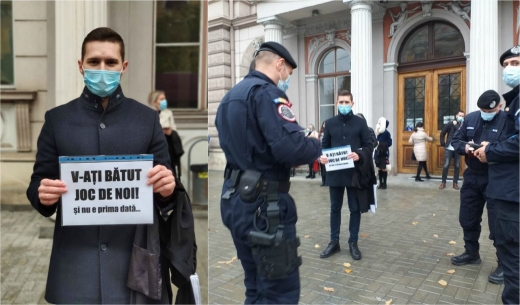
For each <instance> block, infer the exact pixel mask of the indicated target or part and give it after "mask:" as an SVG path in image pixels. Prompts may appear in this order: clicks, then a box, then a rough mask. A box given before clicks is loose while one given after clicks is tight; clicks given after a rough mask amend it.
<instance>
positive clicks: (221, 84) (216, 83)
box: [208, 77, 231, 90]
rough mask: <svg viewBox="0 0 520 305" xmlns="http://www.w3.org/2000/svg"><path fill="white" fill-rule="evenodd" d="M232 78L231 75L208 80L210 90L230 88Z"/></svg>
mask: <svg viewBox="0 0 520 305" xmlns="http://www.w3.org/2000/svg"><path fill="white" fill-rule="evenodd" d="M230 88H231V79H229V77H218V78H213V79H209V80H208V90H215V89H230Z"/></svg>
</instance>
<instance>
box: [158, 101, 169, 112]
mask: <svg viewBox="0 0 520 305" xmlns="http://www.w3.org/2000/svg"><path fill="white" fill-rule="evenodd" d="M166 107H168V101H167V100H161V101H160V102H159V110H161V111H163V110H164V109H166Z"/></svg>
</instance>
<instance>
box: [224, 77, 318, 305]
mask: <svg viewBox="0 0 520 305" xmlns="http://www.w3.org/2000/svg"><path fill="white" fill-rule="evenodd" d="M290 106H291V105H290V103H289V102H288V99H287V96H286V95H285V93H284V92H283V91H282V90H280V89H278V87H277V86H276V85H275V84H274V83H273V81H272V80H271V79H270V78H269V77H267V76H266V75H264V74H263V73H261V72H258V71H252V72H250V73H249V74H248V75H246V77H245V78H244V79H243V80H242V81H241V82H240V83H238V84H237V85H236V86H235V87H233V88H232V89H231V90H230V91H229V92H228V93H227V94H226V95H225V96H224V98H223V100H222V102H221V103H220V106H219V108H218V110H217V115H216V119H215V125H216V127H217V129H218V133H219V139H220V146H221V147H222V150H223V151H224V153H225V156H226V159H227V162H228V166H227V168H228V170H229V169H233V170H240V172H242V171H245V170H255V171H256V172H260V173H262V177H263V178H265V179H268V180H269V181H276V182H279V183H288V181H289V176H290V169H291V167H293V166H297V165H301V164H308V163H310V162H311V161H313V160H316V159H317V158H318V157H319V156H320V153H321V147H320V142H319V141H318V140H317V139H312V138H306V137H305V134H304V133H303V132H302V130H303V128H302V127H300V126H299V125H298V124H297V123H296V118H295V117H294V113H293V112H292V110H291V109H290ZM226 172H229V171H226ZM226 178H227V179H226V180H225V182H224V186H223V188H222V194H224V195H225V194H226V193H228V191H229V190H230V188H232V187H233V183H234V181H233V179H232V178H230V177H229V175H228V176H227V177H226ZM224 195H223V197H224ZM278 200H279V201H278V206H279V209H280V212H279V215H280V219H279V220H280V224H281V225H283V235H284V236H285V237H286V238H287V239H288V240H295V239H296V227H295V225H296V221H297V215H296V206H295V203H294V200H293V199H292V197H291V196H290V195H289V194H288V193H287V190H285V191H282V190H281V191H280V192H279V193H278ZM266 209H267V207H266V202H265V199H262V198H258V199H256V200H255V201H254V202H246V201H245V200H243V199H242V197H241V195H240V194H239V192H238V191H236V192H234V193H233V194H232V195H230V196H229V199H225V198H222V199H221V216H222V220H223V222H224V224H225V225H226V226H227V227H228V229H229V230H230V231H231V236H232V237H233V242H234V244H235V247H236V249H237V255H238V258H239V259H240V261H241V263H242V267H243V268H244V273H245V277H244V283H245V286H246V300H245V303H246V304H253V303H260V304H273V303H275V304H297V303H298V300H299V296H300V279H299V271H298V267H296V268H294V270H292V271H290V272H289V273H288V274H287V276H286V277H285V278H281V279H270V278H269V277H268V276H266V274H264V273H262V272H260V270H258V269H259V267H258V266H259V264H260V262H259V260H260V256H259V255H258V253H257V252H255V248H254V247H253V245H252V244H251V242H250V241H248V234H249V233H250V232H251V231H256V230H257V229H260V230H263V229H265V228H266V226H267V221H266V220H265V218H266V215H267V211H266ZM254 220H255V222H256V223H255V224H254V223H253V221H254ZM255 226H256V228H255Z"/></svg>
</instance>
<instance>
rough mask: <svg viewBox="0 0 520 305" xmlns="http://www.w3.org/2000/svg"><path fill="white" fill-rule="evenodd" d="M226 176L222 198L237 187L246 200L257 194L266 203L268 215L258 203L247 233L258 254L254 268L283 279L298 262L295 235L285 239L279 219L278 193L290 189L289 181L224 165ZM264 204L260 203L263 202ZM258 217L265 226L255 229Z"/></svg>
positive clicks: (298, 243)
mask: <svg viewBox="0 0 520 305" xmlns="http://www.w3.org/2000/svg"><path fill="white" fill-rule="evenodd" d="M224 178H225V179H226V180H228V179H231V186H230V188H229V189H228V190H227V191H226V192H225V193H224V194H223V195H222V199H230V198H231V196H232V195H233V194H234V193H235V192H236V191H238V193H239V195H240V199H242V200H243V201H245V202H250V203H253V202H256V201H257V200H258V199H259V198H262V199H264V203H267V211H266V212H267V217H265V216H262V215H261V206H260V207H259V208H258V210H257V212H256V213H254V215H253V219H252V221H253V227H254V230H251V231H250V232H249V235H248V241H249V243H250V244H251V245H252V251H253V255H256V256H258V259H257V260H256V261H257V271H258V273H259V274H262V275H264V276H265V277H267V279H269V280H279V279H284V278H287V276H289V274H290V273H291V272H293V271H294V270H295V269H296V268H298V267H299V266H301V264H302V259H301V257H300V256H298V251H297V248H298V246H300V240H299V238H298V237H296V238H291V239H287V237H286V236H284V225H283V224H281V223H280V218H281V217H280V208H279V206H278V202H279V200H280V198H279V195H278V194H279V193H287V192H289V188H290V182H289V181H283V182H280V181H271V180H269V179H264V178H263V177H262V173H260V172H257V171H254V170H245V171H242V170H237V169H231V168H229V166H226V171H225V173H224ZM262 205H263V204H262ZM257 218H262V219H265V220H266V222H267V227H266V229H265V230H260V229H258V227H257V225H256V221H257Z"/></svg>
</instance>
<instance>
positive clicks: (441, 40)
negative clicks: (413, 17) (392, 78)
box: [398, 21, 466, 72]
mask: <svg viewBox="0 0 520 305" xmlns="http://www.w3.org/2000/svg"><path fill="white" fill-rule="evenodd" d="M465 62H466V58H465V57H464V39H463V37H462V34H461V33H460V31H459V30H458V29H457V28H456V27H455V26H453V25H452V24H449V23H446V22H440V21H432V22H428V23H425V24H423V25H422V26H419V27H417V28H416V29H415V30H413V31H412V32H411V33H410V34H408V36H407V37H406V38H405V40H404V43H403V45H402V47H401V50H400V52H399V68H398V69H399V72H408V71H413V70H424V69H430V68H442V67H446V66H453V65H456V64H459V63H460V64H461V65H463V64H465Z"/></svg>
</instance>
